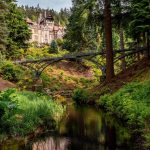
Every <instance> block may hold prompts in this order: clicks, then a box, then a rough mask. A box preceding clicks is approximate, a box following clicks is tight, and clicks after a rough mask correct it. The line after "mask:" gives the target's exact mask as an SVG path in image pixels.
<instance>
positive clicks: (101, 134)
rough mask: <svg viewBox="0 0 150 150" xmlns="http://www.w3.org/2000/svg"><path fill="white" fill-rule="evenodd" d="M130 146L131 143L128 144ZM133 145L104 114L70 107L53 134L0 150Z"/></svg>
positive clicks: (113, 149)
mask: <svg viewBox="0 0 150 150" xmlns="http://www.w3.org/2000/svg"><path fill="white" fill-rule="evenodd" d="M131 143H132V144H131ZM133 145H136V144H135V143H134V142H133V141H131V136H130V134H129V133H128V130H127V129H126V128H124V127H123V125H122V124H121V123H120V122H119V121H117V120H116V119H115V117H112V116H111V115H108V114H107V113H105V112H103V111H102V110H100V109H96V108H92V107H88V106H86V107H77V106H74V105H70V106H68V107H67V113H66V115H65V117H64V118H63V119H62V121H61V122H60V124H59V127H58V132H57V133H45V134H43V135H40V136H38V137H36V138H35V139H32V140H27V141H23V142H18V141H9V142H6V143H5V144H3V145H2V146H1V148H0V149H2V150H129V149H132V150H133V149H134V146H133Z"/></svg>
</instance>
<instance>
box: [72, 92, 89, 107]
mask: <svg viewBox="0 0 150 150" xmlns="http://www.w3.org/2000/svg"><path fill="white" fill-rule="evenodd" d="M89 96H90V95H89V94H88V92H87V91H86V90H84V89H76V90H74V93H73V96H72V98H73V100H75V101H76V103H77V104H86V103H88V101H89Z"/></svg>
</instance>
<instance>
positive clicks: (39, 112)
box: [0, 89, 64, 136]
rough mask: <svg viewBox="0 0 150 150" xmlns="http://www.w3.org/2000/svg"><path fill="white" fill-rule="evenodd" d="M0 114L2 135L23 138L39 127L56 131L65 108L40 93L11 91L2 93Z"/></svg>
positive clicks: (0, 96) (0, 95) (0, 94)
mask: <svg viewBox="0 0 150 150" xmlns="http://www.w3.org/2000/svg"><path fill="white" fill-rule="evenodd" d="M0 112H1V115H0V127H1V128H0V130H1V133H2V134H7V135H12V136H22V135H27V134H29V133H32V132H35V131H36V129H37V128H38V127H42V128H45V129H55V128H56V127H57V124H58V122H59V121H60V119H61V117H62V115H63V112H64V108H63V107H62V106H61V105H60V104H57V103H56V102H54V101H53V100H52V99H51V98H50V97H48V96H45V95H42V94H40V93H33V92H29V91H17V90H16V89H9V90H7V91H3V92H1V93H0Z"/></svg>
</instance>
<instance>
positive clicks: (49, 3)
mask: <svg viewBox="0 0 150 150" xmlns="http://www.w3.org/2000/svg"><path fill="white" fill-rule="evenodd" d="M17 3H18V5H29V6H37V5H38V4H39V5H40V7H41V8H50V9H54V10H57V11H59V10H60V9H61V8H65V7H66V8H70V7H71V5H72V4H71V0H17Z"/></svg>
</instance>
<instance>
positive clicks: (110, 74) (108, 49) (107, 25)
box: [104, 0, 114, 82]
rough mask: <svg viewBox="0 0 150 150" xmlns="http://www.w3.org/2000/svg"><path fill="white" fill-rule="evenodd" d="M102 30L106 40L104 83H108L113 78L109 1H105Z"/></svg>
mask: <svg viewBox="0 0 150 150" xmlns="http://www.w3.org/2000/svg"><path fill="white" fill-rule="evenodd" d="M104 28H105V38H106V81H107V82H109V81H110V80H111V79H112V78H113V77H114V61H113V47H112V23H111V8H110V0H105V8H104Z"/></svg>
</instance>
